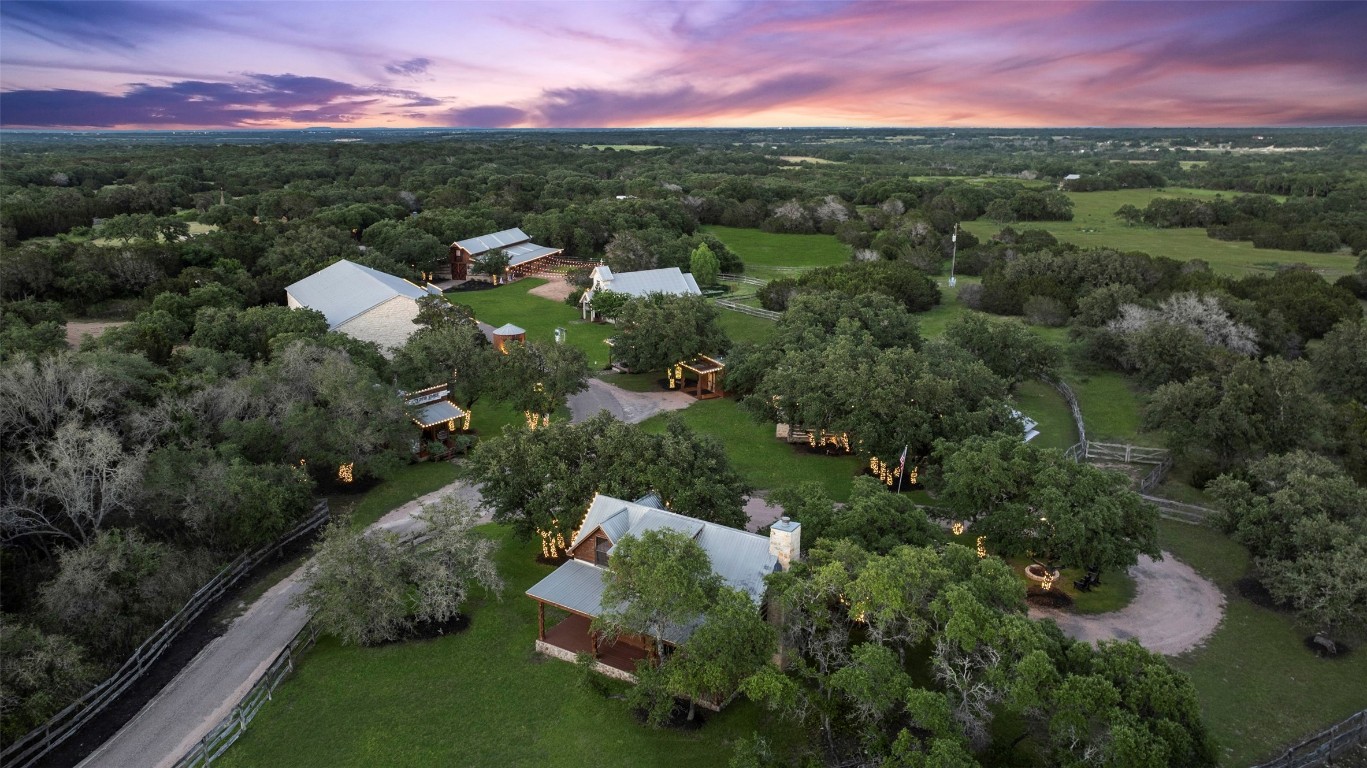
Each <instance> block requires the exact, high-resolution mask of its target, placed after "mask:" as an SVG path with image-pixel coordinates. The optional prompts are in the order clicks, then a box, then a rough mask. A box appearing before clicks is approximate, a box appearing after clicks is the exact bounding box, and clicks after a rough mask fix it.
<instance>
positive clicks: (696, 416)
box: [641, 398, 863, 501]
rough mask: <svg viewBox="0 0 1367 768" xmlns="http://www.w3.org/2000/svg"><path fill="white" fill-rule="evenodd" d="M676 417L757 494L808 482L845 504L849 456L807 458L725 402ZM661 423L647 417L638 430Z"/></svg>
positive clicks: (856, 464) (706, 403)
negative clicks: (715, 445) (711, 444)
mask: <svg viewBox="0 0 1367 768" xmlns="http://www.w3.org/2000/svg"><path fill="white" fill-rule="evenodd" d="M677 413H678V414H679V416H681V417H682V418H683V420H684V423H686V424H688V426H689V427H691V428H693V430H695V431H697V432H700V433H702V434H707V435H712V436H713V437H715V438H717V439H718V440H720V441H721V442H722V444H723V445H724V446H726V455H727V457H728V458H730V459H731V466H733V467H735V468H736V471H737V472H740V474H741V475H742V476H743V477H744V478H745V479H746V481H747V482H749V483H750V484H751V485H753V486H755V487H756V488H759V489H761V490H772V489H776V488H786V487H790V486H796V485H798V484H799V483H802V482H806V481H814V482H817V483H820V484H821V486H822V487H823V488H825V490H826V493H827V494H829V495H830V497H831V498H833V499H836V500H837V501H847V500H849V498H850V481H851V480H852V479H853V478H854V476H855V475H856V474H857V473H858V472H859V470H860V469H861V468H862V466H863V463H862V462H861V461H860V460H859V459H857V458H855V457H854V456H838V457H837V456H819V455H815V454H809V453H806V452H805V451H800V450H798V449H796V448H794V447H792V446H790V445H788V444H787V443H785V442H783V441H781V440H778V439H775V437H774V425H773V424H769V423H764V424H760V423H756V422H755V421H754V420H753V419H751V418H750V414H749V413H747V412H745V411H743V410H741V409H740V407H739V406H738V405H737V404H736V401H735V400H732V399H730V398H723V399H718V400H703V401H701V402H697V403H694V404H693V405H690V406H689V407H688V408H686V409H684V410H682V411H678V412H677ZM665 418H666V417H665V416H664V415H659V416H653V417H651V418H650V419H647V420H646V421H644V422H642V423H641V427H642V428H643V429H645V430H646V431H647V432H656V433H659V432H663V431H664V428H665Z"/></svg>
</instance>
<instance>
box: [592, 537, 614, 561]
mask: <svg viewBox="0 0 1367 768" xmlns="http://www.w3.org/2000/svg"><path fill="white" fill-rule="evenodd" d="M611 547H612V542H610V541H608V540H607V539H605V538H603V537H602V536H599V537H598V538H597V539H596V540H595V541H594V543H593V562H594V564H595V565H601V566H603V567H605V568H606V567H607V564H608V549H609V548H611Z"/></svg>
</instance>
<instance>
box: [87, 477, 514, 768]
mask: <svg viewBox="0 0 1367 768" xmlns="http://www.w3.org/2000/svg"><path fill="white" fill-rule="evenodd" d="M445 493H454V494H456V495H457V496H459V497H460V498H463V499H465V500H466V501H468V502H470V503H471V504H472V505H474V506H476V508H478V506H479V503H480V502H481V498H480V495H479V491H478V490H477V489H475V488H471V487H470V486H468V485H466V484H465V483H464V482H461V481H457V482H455V483H452V484H450V485H448V486H446V487H445V488H442V489H441V490H438V491H435V492H433V493H429V494H427V495H426V496H423V497H421V498H419V499H416V500H414V501H411V502H409V503H407V504H404V505H403V506H401V507H398V508H397V509H395V510H393V511H391V512H390V513H389V514H387V515H385V516H384V517H382V518H380V520H379V521H378V522H376V523H375V525H374V526H372V529H375V528H383V529H387V530H391V531H395V532H396V533H399V534H401V535H402V534H404V533H408V532H411V531H413V530H414V529H415V528H416V527H418V525H420V524H419V523H418V522H417V521H415V520H414V519H413V513H414V512H417V511H418V510H419V509H421V508H422V505H423V504H425V503H430V502H432V501H435V500H436V499H438V498H440V497H441V496H442V495H443V494H445ZM488 519H489V518H488V516H487V514H486V515H485V516H484V517H482V518H481V520H485V521H487V520H488ZM305 567H307V566H306V565H305V566H301V567H300V568H299V569H298V570H296V571H295V572H294V573H292V574H290V575H289V577H288V578H286V579H285V580H283V581H281V582H280V583H279V584H276V585H275V586H274V587H271V588H270V589H269V590H268V591H267V592H266V594H264V595H262V596H261V597H260V598H259V599H258V600H257V601H256V602H255V603H253V604H252V606H251V607H250V608H248V609H247V611H246V612H245V613H243V614H242V615H241V616H239V617H237V618H236V619H235V620H233V623H232V625H231V626H230V627H228V630H227V631H226V632H224V633H223V635H222V636H221V637H219V638H217V639H215V640H214V641H213V642H211V643H210V644H209V645H207V646H205V648H204V650H202V651H200V652H199V655H197V656H196V657H195V658H194V660H193V661H191V662H190V663H189V664H188V665H187V666H186V667H185V669H183V670H181V672H180V674H179V675H177V676H176V677H175V679H173V680H172V681H171V682H169V683H167V684H166V687H165V688H163V689H162V691H161V693H159V694H157V696H156V698H154V699H152V701H150V702H148V704H147V706H145V707H143V709H142V711H141V712H139V713H138V715H137V717H135V718H133V719H132V720H130V721H129V722H128V724H127V725H125V726H124V727H123V728H122V729H121V730H120V731H119V732H118V733H116V734H114V736H113V737H112V738H111V739H109V741H106V742H105V743H104V744H103V745H101V746H100V747H99V749H97V750H95V751H94V752H93V753H91V755H90V756H89V757H87V758H86V759H85V760H84V761H82V762H81V763H80V765H81V766H82V768H86V767H87V766H88V767H89V768H103V766H135V765H137V766H156V768H167V767H169V766H173V765H174V764H175V762H176V761H177V760H179V759H180V757H181V756H182V755H184V754H185V753H186V752H187V751H188V750H189V749H190V748H191V747H193V746H194V745H195V743H196V742H198V741H199V740H200V739H201V738H203V737H204V735H205V734H206V733H208V732H209V730H210V729H211V728H213V727H214V726H215V725H217V724H218V723H219V721H220V720H222V719H223V718H224V717H225V716H226V715H227V714H228V713H229V712H230V711H232V708H233V707H234V706H236V705H237V702H238V700H240V699H241V698H242V696H243V695H244V694H245V693H246V692H247V691H248V690H249V689H250V688H251V687H252V685H254V684H255V683H256V681H257V680H258V679H259V678H260V677H261V675H263V674H265V671H266V669H267V668H269V667H270V664H271V662H272V661H273V660H274V659H275V656H276V654H278V653H279V652H280V650H281V649H282V648H284V647H285V645H286V644H288V643H289V641H290V639H291V638H293V637H294V636H295V635H296V634H297V633H298V632H299V630H301V629H303V628H304V625H305V624H306V623H307V622H308V612H307V611H306V610H304V609H303V608H297V607H295V606H293V605H291V604H290V603H291V601H292V600H293V598H294V596H295V595H297V594H299V593H300V592H301V591H303V575H304V568H305Z"/></svg>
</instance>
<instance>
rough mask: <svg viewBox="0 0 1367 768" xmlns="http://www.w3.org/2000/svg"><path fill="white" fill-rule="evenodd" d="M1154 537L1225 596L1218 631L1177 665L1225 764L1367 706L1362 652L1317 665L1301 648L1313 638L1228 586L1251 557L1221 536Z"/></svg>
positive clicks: (1255, 757) (1182, 533)
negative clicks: (1191, 685)
mask: <svg viewBox="0 0 1367 768" xmlns="http://www.w3.org/2000/svg"><path fill="white" fill-rule="evenodd" d="M1159 538H1160V542H1161V544H1162V546H1163V549H1165V550H1167V551H1170V552H1172V553H1173V554H1174V555H1176V556H1177V557H1178V558H1180V559H1181V560H1183V561H1184V562H1186V563H1189V564H1190V565H1191V566H1192V567H1193V568H1195V569H1196V570H1197V571H1200V572H1201V575H1203V576H1205V577H1206V578H1208V579H1210V580H1211V581H1213V582H1215V583H1216V584H1217V585H1219V587H1220V589H1221V591H1223V592H1224V593H1225V600H1226V603H1225V619H1224V621H1223V622H1222V623H1221V624H1220V627H1219V629H1217V630H1216V631H1215V634H1214V635H1212V636H1211V638H1210V639H1209V640H1207V641H1206V642H1205V644H1203V645H1202V646H1201V647H1200V648H1197V649H1195V650H1193V651H1189V652H1188V653H1185V654H1183V655H1181V656H1179V657H1177V658H1176V659H1174V660H1173V665H1174V666H1175V667H1177V668H1178V669H1181V670H1183V671H1184V672H1186V673H1187V674H1189V675H1191V678H1192V681H1193V682H1194V683H1195V684H1196V695H1197V698H1198V699H1200V701H1201V708H1202V710H1203V711H1204V713H1205V717H1206V722H1207V724H1208V725H1209V726H1210V729H1211V733H1212V734H1213V735H1214V736H1215V738H1216V739H1217V740H1218V742H1219V744H1220V748H1221V754H1222V756H1223V764H1224V765H1228V766H1245V765H1250V764H1252V763H1255V762H1262V761H1265V760H1268V759H1271V758H1272V757H1274V756H1276V755H1277V754H1278V753H1279V752H1281V751H1282V750H1283V749H1284V748H1286V747H1288V746H1290V745H1291V744H1293V743H1295V742H1298V741H1300V740H1301V739H1303V738H1305V737H1307V736H1310V735H1311V734H1313V733H1315V732H1317V731H1319V730H1321V729H1323V728H1326V727H1328V726H1330V725H1332V724H1334V723H1336V722H1338V721H1340V720H1342V719H1343V718H1345V717H1347V716H1348V715H1350V714H1352V713H1353V712H1356V711H1357V710H1359V709H1362V708H1363V707H1367V652H1365V651H1364V650H1363V649H1361V648H1359V649H1357V650H1355V651H1353V652H1352V653H1351V654H1349V655H1348V656H1347V657H1346V658H1343V659H1334V660H1329V659H1319V658H1316V657H1315V656H1314V655H1313V654H1312V653H1310V651H1308V650H1306V648H1305V645H1304V644H1303V641H1304V638H1305V637H1306V636H1307V635H1308V634H1310V632H1309V630H1307V629H1306V628H1304V627H1302V626H1299V625H1297V624H1296V623H1295V622H1294V621H1293V620H1292V619H1291V617H1290V615H1288V614H1285V613H1281V612H1278V611H1271V610H1268V609H1266V608H1259V607H1258V606H1256V605H1254V604H1252V603H1250V602H1249V601H1247V600H1245V599H1243V598H1242V597H1240V596H1239V593H1238V592H1237V591H1236V590H1235V587H1234V582H1235V580H1237V579H1238V578H1239V577H1241V576H1243V575H1244V573H1245V572H1247V570H1248V567H1249V556H1248V552H1247V550H1245V549H1244V548H1243V547H1242V546H1240V545H1238V544H1236V543H1234V542H1233V541H1230V540H1229V538H1228V537H1226V536H1224V535H1223V534H1221V533H1219V532H1218V531H1215V530H1212V529H1210V528H1206V527H1202V526H1193V525H1185V524H1183V523H1178V522H1173V521H1171V520H1163V521H1161V522H1160V523H1159ZM1354 681H1356V682H1354Z"/></svg>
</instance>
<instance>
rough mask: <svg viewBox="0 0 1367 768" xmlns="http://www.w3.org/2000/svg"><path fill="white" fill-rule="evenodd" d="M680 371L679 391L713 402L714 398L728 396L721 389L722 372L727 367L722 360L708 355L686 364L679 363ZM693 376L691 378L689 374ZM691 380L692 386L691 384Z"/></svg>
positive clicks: (699, 356) (700, 356)
mask: <svg viewBox="0 0 1367 768" xmlns="http://www.w3.org/2000/svg"><path fill="white" fill-rule="evenodd" d="M676 368H677V369H678V377H677V378H678V379H679V391H681V392H684V393H685V394H689V395H692V396H694V397H696V398H698V399H699V400H711V399H712V398H714V397H723V396H724V395H726V393H725V392H724V391H722V388H721V377H722V371H723V370H725V369H726V365H725V364H724V363H722V362H721V361H720V360H715V359H713V358H710V357H708V356H707V355H698V356H697V357H695V358H693V359H692V360H689V361H688V362H685V363H679V364H678V365H677V366H676ZM690 373H691V374H692V376H691V377H690V376H689V375H688V374H690ZM690 379H691V384H690Z"/></svg>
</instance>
